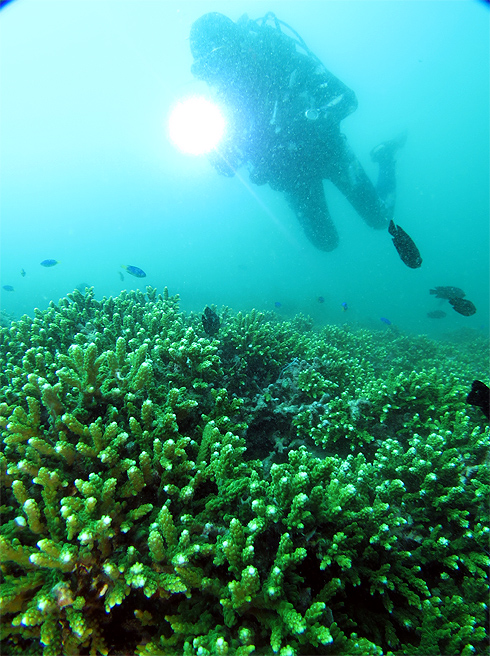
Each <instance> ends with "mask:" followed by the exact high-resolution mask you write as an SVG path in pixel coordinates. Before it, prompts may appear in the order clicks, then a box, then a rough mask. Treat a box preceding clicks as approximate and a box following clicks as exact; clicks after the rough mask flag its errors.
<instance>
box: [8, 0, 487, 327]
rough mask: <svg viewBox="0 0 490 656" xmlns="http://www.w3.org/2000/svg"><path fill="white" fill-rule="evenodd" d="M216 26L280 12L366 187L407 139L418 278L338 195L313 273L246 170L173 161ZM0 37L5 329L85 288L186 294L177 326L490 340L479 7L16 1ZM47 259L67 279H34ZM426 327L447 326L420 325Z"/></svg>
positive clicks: (401, 215) (331, 193)
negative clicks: (202, 38) (308, 323)
mask: <svg viewBox="0 0 490 656" xmlns="http://www.w3.org/2000/svg"><path fill="white" fill-rule="evenodd" d="M208 11H219V12H222V13H225V14H226V15H228V16H229V17H230V18H232V19H233V20H236V19H238V18H239V17H240V16H241V15H242V14H243V13H245V12H246V13H248V15H249V16H250V17H251V18H257V17H259V16H262V15H264V14H265V13H266V12H267V11H274V12H275V13H276V14H277V16H278V17H279V18H281V19H282V20H284V21H286V22H287V23H289V24H290V25H291V26H293V27H294V28H295V29H296V30H297V31H298V32H299V33H300V34H301V36H302V37H303V38H304V40H305V41H306V43H307V44H308V46H309V47H310V48H311V50H312V51H313V52H314V53H315V54H316V55H317V56H318V57H319V58H320V59H321V60H322V61H323V63H324V64H325V65H326V66H327V68H328V69H329V70H331V71H332V72H333V73H334V74H335V75H336V76H337V77H339V78H340V79H341V80H342V81H343V82H345V83H346V84H347V85H348V86H349V87H350V88H351V89H353V90H354V91H355V93H356V95H357V98H358V101H359V107H358V109H357V111H356V112H355V113H354V114H352V115H351V116H350V117H348V118H347V119H346V120H345V121H344V122H343V124H342V125H343V132H344V133H345V134H346V136H347V138H348V140H349V143H350V144H351V146H352V148H353V149H354V151H355V152H356V154H357V156H358V157H359V159H360V160H361V162H362V164H363V166H364V167H365V169H366V171H367V172H368V174H369V175H370V177H371V178H372V179H373V180H374V179H375V175H376V173H377V170H376V167H375V165H374V164H373V163H372V162H371V161H370V158H369V151H370V150H371V148H372V147H373V146H374V145H376V144H377V143H379V142H380V141H382V140H384V139H389V138H391V137H393V136H395V135H397V134H398V133H400V132H401V131H402V130H405V129H406V130H407V131H408V139H407V143H406V145H405V147H404V149H403V151H400V154H399V157H398V199H397V207H396V213H395V221H396V222H397V223H399V224H400V225H401V226H402V227H403V228H404V229H405V230H407V231H408V232H409V234H410V235H411V236H412V237H413V239H414V240H415V241H416V243H417V245H418V247H419V249H420V251H421V254H422V257H423V264H422V267H421V268H420V269H416V270H412V269H409V268H407V267H405V265H404V264H403V263H402V262H401V260H400V259H399V257H398V255H397V253H396V251H395V249H394V247H393V244H392V243H391V239H390V237H389V235H388V234H387V232H379V231H374V230H372V229H370V228H368V227H367V226H366V225H365V224H364V222H363V221H362V219H361V218H360V217H359V216H358V215H357V214H356V213H355V211H354V210H353V209H352V208H351V206H350V205H349V204H348V202H347V201H346V200H345V199H344V198H343V196H342V195H341V194H340V193H339V192H338V191H337V190H336V189H335V188H334V187H333V186H332V185H331V183H328V182H327V183H325V188H326V192H327V198H328V202H329V206H330V209H331V213H332V216H333V218H334V221H335V224H336V226H337V229H338V231H339V233H340V246H339V247H338V248H337V250H336V251H334V252H333V253H323V252H320V251H318V250H315V248H314V246H312V245H311V244H310V243H309V242H308V240H307V239H306V237H305V236H304V235H303V233H302V230H301V228H300V226H299V224H298V222H297V219H296V218H295V216H294V215H293V213H292V211H291V210H290V209H289V207H288V206H287V204H286V202H285V200H284V198H283V197H282V195H281V194H279V193H278V192H274V191H272V190H271V189H269V188H268V187H257V186H253V185H251V184H250V183H249V181H248V174H247V171H246V169H243V170H241V171H240V174H239V175H237V176H235V177H234V178H231V179H230V178H225V177H221V176H219V175H218V174H217V173H216V172H215V170H214V169H213V168H212V166H211V165H210V164H209V162H208V161H207V159H206V157H205V156H203V157H192V156H188V155H184V154H182V153H180V152H179V151H178V150H176V149H175V148H174V147H173V146H172V145H171V144H170V143H169V140H168V134H167V129H166V126H167V121H168V116H169V112H170V111H171V108H172V107H173V105H174V104H175V103H176V102H177V101H178V100H179V99H181V98H184V97H186V96H188V95H191V94H195V93H200V92H202V91H204V86H203V85H202V83H199V82H197V81H195V80H194V79H193V77H192V75H191V73H190V66H191V63H192V58H191V54H190V51H189V43H188V35H189V30H190V26H191V24H192V23H193V21H195V20H196V19H197V18H198V17H199V16H200V15H202V14H203V13H205V12H208ZM0 30H1V33H0V67H1V118H0V120H1V142H0V143H1V146H0V149H1V150H0V155H1V177H0V185H1V186H0V212H1V285H2V286H3V285H11V286H13V287H14V289H15V291H14V292H7V291H4V290H3V289H2V290H1V308H2V311H3V312H6V313H8V314H9V315H13V316H14V317H19V316H21V315H22V314H24V313H27V314H29V315H32V313H33V311H34V308H35V307H38V308H41V309H43V308H45V307H47V305H48V303H49V302H50V301H51V300H54V301H55V302H56V301H57V300H58V299H59V298H60V297H62V296H65V295H66V294H67V293H68V292H70V291H72V290H73V288H74V287H75V286H78V285H80V284H88V285H93V286H94V287H95V293H96V297H97V298H101V297H102V296H104V295H105V296H109V295H113V296H114V295H117V294H118V293H119V292H120V291H121V290H122V289H136V288H139V289H143V290H144V289H145V287H146V285H147V284H150V285H152V286H154V287H157V288H158V289H159V290H162V289H163V287H164V286H168V288H169V291H170V293H171V294H176V293H178V294H180V296H181V306H182V308H183V309H184V310H198V311H200V310H202V308H203V307H204V306H205V305H207V304H212V303H214V304H216V305H217V306H218V308H219V307H221V306H222V305H228V306H230V307H232V308H233V309H235V310H249V309H251V308H252V307H255V308H257V309H259V310H273V311H275V312H276V313H277V314H278V316H280V317H284V318H290V317H292V316H293V315H295V314H297V313H299V312H302V313H304V314H308V315H311V316H312V317H313V318H314V319H315V321H316V322H317V324H319V325H320V324H327V323H355V324H358V325H361V326H366V327H370V328H373V327H374V328H380V329H387V330H389V329H390V327H389V326H387V325H386V324H384V323H382V322H380V318H381V317H387V318H389V320H390V321H391V323H392V325H394V326H396V327H397V328H399V329H400V330H401V331H403V332H406V333H417V334H428V335H430V336H432V337H442V336H444V335H445V334H446V333H448V332H452V331H455V330H459V329H461V328H471V329H474V330H476V331H478V332H479V333H480V334H481V333H482V332H483V334H488V330H489V250H490V249H489V178H490V176H489V118H488V117H489V11H488V8H487V6H485V4H484V3H480V2H477V1H476V0H475V1H474V2H473V1H472V0H468V1H462V2H445V1H444V0H442V1H438V2H424V1H420V2H411V1H409V2H370V1H367V2H309V1H297V2H267V3H265V2H185V1H179V2H146V1H145V0H138V2H136V1H129V2H117V3H116V2H109V1H105V0H99V1H98V2H91V3H87V2H86V1H85V0H83V1H78V0H70V2H65V3H63V2H48V1H45V0H31V1H29V0H16V1H15V2H13V3H11V4H9V5H8V6H7V7H5V8H4V9H3V10H2V12H0ZM46 258H53V259H56V260H59V262H60V263H59V264H58V265H56V266H55V267H52V268H43V267H41V266H40V262H41V261H42V260H44V259H46ZM122 264H131V265H135V266H138V267H140V268H142V269H144V270H145V271H146V273H147V277H146V278H144V279H137V278H134V277H131V276H130V275H128V274H127V273H126V272H125V271H123V269H121V268H120V266H121V265H122ZM22 269H24V270H25V272H26V275H25V277H22V276H21V273H20V272H21V270H22ZM120 272H121V273H123V274H124V280H121V279H120V275H119V273H120ZM435 285H454V286H458V287H462V288H463V289H464V290H465V291H466V294H467V297H468V298H469V299H471V300H472V301H473V302H474V303H475V305H476V307H477V309H478V311H477V313H476V314H475V315H473V316H471V317H464V316H461V315H459V314H457V313H456V312H455V311H454V310H452V308H451V307H449V305H448V304H447V301H439V300H435V299H434V297H432V296H430V295H429V289H430V288H431V287H433V286H435ZM319 296H323V297H324V298H325V302H324V303H322V304H320V303H318V300H317V299H318V297H319ZM276 302H280V303H281V306H280V307H276V306H275V303H276ZM342 303H347V304H348V306H349V310H348V311H347V312H344V311H343V308H342ZM435 309H443V310H444V311H446V312H447V316H446V317H445V318H444V319H441V320H431V319H429V318H427V316H426V313H427V312H428V311H431V310H435Z"/></svg>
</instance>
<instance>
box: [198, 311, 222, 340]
mask: <svg viewBox="0 0 490 656" xmlns="http://www.w3.org/2000/svg"><path fill="white" fill-rule="evenodd" d="M201 320H202V327H203V328H204V332H205V333H206V335H209V336H210V337H213V335H216V334H217V332H218V330H219V327H220V322H219V317H218V315H217V314H216V312H213V310H211V308H210V307H208V306H206V307H205V308H204V314H203V315H202V316H201Z"/></svg>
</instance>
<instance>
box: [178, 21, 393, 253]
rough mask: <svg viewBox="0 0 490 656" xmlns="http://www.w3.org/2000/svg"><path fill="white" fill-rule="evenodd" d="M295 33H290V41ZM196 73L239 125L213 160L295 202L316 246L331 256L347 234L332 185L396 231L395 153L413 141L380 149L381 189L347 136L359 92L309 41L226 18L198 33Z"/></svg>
mask: <svg viewBox="0 0 490 656" xmlns="http://www.w3.org/2000/svg"><path fill="white" fill-rule="evenodd" d="M286 31H287V32H288V34H286ZM190 47H191V52H192V55H193V58H194V63H193V65H192V68H191V70H192V73H193V75H194V76H195V77H197V78H198V79H200V80H203V81H205V82H206V83H207V84H208V85H209V86H210V87H212V88H214V90H215V95H216V100H217V101H218V102H220V103H221V104H222V105H223V106H224V107H225V108H226V110H225V111H226V112H227V115H228V119H229V126H228V132H227V136H226V138H225V139H224V141H223V143H222V144H220V146H219V147H218V148H217V149H216V150H215V151H214V153H213V154H212V156H211V157H210V159H211V162H212V164H213V165H214V166H215V168H216V170H217V171H218V172H219V173H221V174H222V175H228V176H232V175H234V173H235V171H236V170H237V169H238V168H239V167H240V166H242V165H243V164H248V167H249V175H250V180H251V181H252V182H254V183H255V184H258V185H262V184H266V183H268V184H269V185H270V187H271V188H272V189H275V190H278V191H280V192H282V193H284V195H285V196H286V198H287V200H288V203H289V205H290V207H291V208H292V209H293V210H294V212H295V213H296V216H297V217H298V219H299V221H300V224H301V225H302V227H303V229H304V232H305V234H306V236H307V237H308V239H309V240H310V241H311V242H312V243H313V244H314V245H315V246H316V247H317V248H319V249H321V250H323V251H331V250H333V249H334V248H336V246H337V244H338V233H337V230H336V228H335V225H334V223H333V221H332V219H331V217H330V213H329V210H328V206H327V202H326V199H325V192H324V188H323V180H325V179H328V180H331V181H332V182H333V183H334V184H335V185H336V187H337V188H338V189H339V190H340V191H341V192H342V193H343V195H344V196H345V197H346V198H347V199H348V200H349V202H350V203H351V204H352V205H353V207H354V208H355V209H356V211H357V212H358V214H360V216H361V217H362V218H363V219H364V221H365V222H366V223H367V224H368V225H369V226H371V227H372V228H377V229H386V228H387V227H388V224H389V222H390V219H392V218H393V213H394V205H395V189H396V181H395V153H396V151H397V149H398V148H400V147H401V146H402V145H403V143H404V141H405V135H401V136H400V137H398V138H396V139H393V140H390V141H386V142H384V143H382V144H379V145H378V146H377V147H375V148H373V150H372V151H371V158H372V159H373V161H375V162H377V163H378V164H379V176H378V181H377V184H376V187H375V186H374V185H373V184H372V182H371V181H370V179H369V178H368V176H367V174H366V172H365V171H364V169H363V168H362V166H361V164H360V162H359V160H358V159H357V158H356V156H355V154H354V152H353V151H352V149H351V148H350V146H349V144H348V143H347V140H346V138H345V136H344V135H343V134H342V133H341V131H340V123H341V121H342V120H343V119H344V118H346V117H347V116H349V114H351V113H352V112H354V111H355V109H356V108H357V99H356V96H355V94H354V92H353V91H352V90H351V89H349V88H348V87H347V86H346V85H345V84H343V83H342V82H341V81H340V80H339V79H338V78H336V77H335V76H334V75H332V73H330V71H328V70H327V69H326V68H325V66H324V65H323V64H322V63H321V61H320V60H319V59H318V58H317V57H316V56H315V55H314V54H313V53H312V52H311V51H310V50H309V49H308V47H307V46H306V44H305V42H304V41H303V39H302V38H301V37H300V36H299V35H298V34H297V33H296V32H295V31H294V30H293V29H292V28H291V27H289V26H288V25H286V24H285V23H284V22H282V21H280V20H279V19H278V18H276V16H275V15H274V14H273V13H270V12H269V13H268V14H266V15H265V16H264V17H263V18H260V19H258V20H251V19H249V18H248V17H247V16H246V15H245V16H242V17H241V18H240V19H239V20H238V21H237V22H236V23H235V22H233V21H232V20H231V19H229V18H227V17H226V16H224V15H223V14H219V13H216V12H212V13H208V14H204V15H203V16H201V17H200V18H199V19H197V20H196V21H195V22H194V23H193V25H192V27H191V31H190Z"/></svg>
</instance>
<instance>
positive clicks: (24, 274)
mask: <svg viewBox="0 0 490 656" xmlns="http://www.w3.org/2000/svg"><path fill="white" fill-rule="evenodd" d="M20 275H21V276H22V277H23V278H25V277H26V272H25V270H24V269H21V270H20Z"/></svg>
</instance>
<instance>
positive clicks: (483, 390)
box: [466, 380, 490, 419]
mask: <svg viewBox="0 0 490 656" xmlns="http://www.w3.org/2000/svg"><path fill="white" fill-rule="evenodd" d="M466 400H467V401H468V403H470V404H471V405H474V406H476V407H477V408H480V410H481V411H482V412H483V414H484V415H485V417H486V418H487V419H490V389H488V387H487V386H486V385H485V383H482V382H481V380H474V381H473V382H472V383H471V390H470V392H469V394H468V396H467V397H466Z"/></svg>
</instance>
